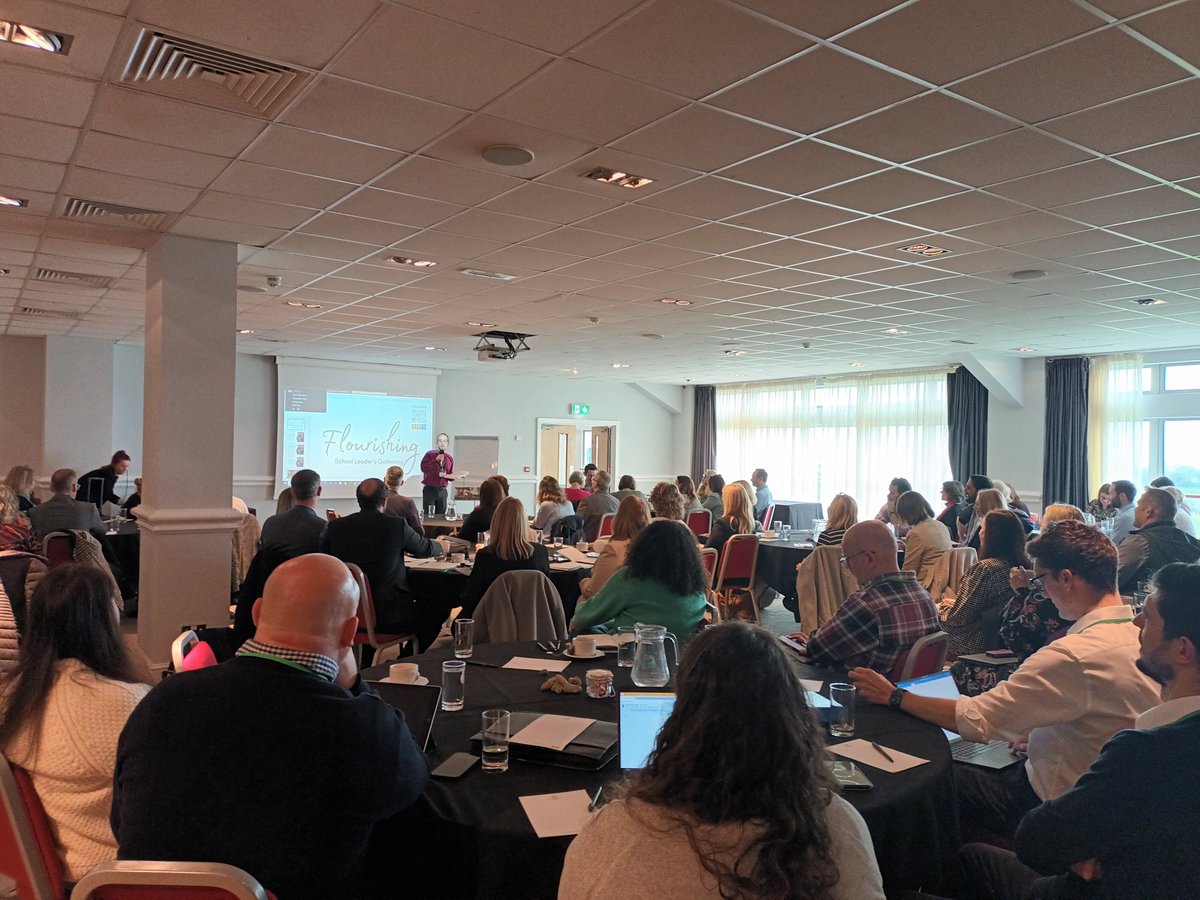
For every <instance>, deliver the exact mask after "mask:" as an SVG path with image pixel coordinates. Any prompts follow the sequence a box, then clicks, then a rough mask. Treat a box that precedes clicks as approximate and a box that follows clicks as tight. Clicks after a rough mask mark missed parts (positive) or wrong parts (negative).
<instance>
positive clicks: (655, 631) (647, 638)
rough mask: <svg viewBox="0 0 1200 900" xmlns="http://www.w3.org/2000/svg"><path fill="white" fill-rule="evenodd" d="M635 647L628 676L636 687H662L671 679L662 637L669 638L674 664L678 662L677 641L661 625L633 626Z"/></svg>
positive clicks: (639, 624) (640, 624)
mask: <svg viewBox="0 0 1200 900" xmlns="http://www.w3.org/2000/svg"><path fill="white" fill-rule="evenodd" d="M635 634H636V641H637V649H636V650H635V651H634V656H633V671H632V672H631V673H630V676H631V677H632V678H633V683H634V684H636V685H637V686H638V687H662V686H663V685H665V684H667V683H668V682H669V681H670V680H671V668H670V666H668V665H667V650H666V647H665V646H664V645H663V638H670V639H671V646H672V647H673V648H674V649H675V664H676V665H678V664H679V641H677V640H676V639H675V635H673V634H671V632H669V631H667V629H666V628H665V627H663V626H662V625H643V624H642V623H641V622H639V623H638V624H637V625H636V627H635Z"/></svg>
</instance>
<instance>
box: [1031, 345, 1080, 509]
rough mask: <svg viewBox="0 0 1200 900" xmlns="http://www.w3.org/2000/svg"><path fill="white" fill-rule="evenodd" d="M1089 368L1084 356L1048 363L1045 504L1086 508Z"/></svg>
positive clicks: (1052, 360) (1049, 361)
mask: <svg viewBox="0 0 1200 900" xmlns="http://www.w3.org/2000/svg"><path fill="white" fill-rule="evenodd" d="M1088 369H1089V362H1088V359H1087V357H1085V356H1075V357H1071V358H1069V359H1051V360H1047V361H1046V454H1045V460H1044V461H1043V464H1042V465H1043V468H1042V503H1043V505H1044V504H1049V503H1073V504H1075V505H1076V506H1078V507H1079V508H1080V509H1086V508H1087V502H1088V497H1089V495H1090V491H1089V489H1088V455H1087V436H1088Z"/></svg>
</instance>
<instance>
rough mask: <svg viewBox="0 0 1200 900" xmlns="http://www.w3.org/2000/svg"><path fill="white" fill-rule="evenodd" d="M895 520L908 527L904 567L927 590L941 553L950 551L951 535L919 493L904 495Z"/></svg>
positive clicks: (898, 505)
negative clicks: (912, 573) (915, 576)
mask: <svg viewBox="0 0 1200 900" xmlns="http://www.w3.org/2000/svg"><path fill="white" fill-rule="evenodd" d="M896 517H897V518H898V519H899V520H900V521H901V522H903V523H904V524H905V525H907V526H908V535H907V537H905V539H904V568H905V569H907V570H908V571H910V572H915V573H916V575H917V581H918V582H919V583H920V585H921V586H922V587H923V588H925V589H926V590H928V589H929V588H930V587H931V586H932V585H933V569H934V566H936V565H937V562H938V560H939V559H941V558H942V554H943V553H945V552H946V551H947V550H949V549H950V543H951V542H950V532H948V531H947V530H946V529H945V527H943V526H942V525H941V524H940V523H939V522H938V520H937V519H935V518H934V517H933V507H932V506H930V505H929V501H927V500H926V499H925V497H924V496H923V495H921V494H918V493H917V492H916V491H908V492H907V493H904V494H901V495H900V499H899V500H897V501H896Z"/></svg>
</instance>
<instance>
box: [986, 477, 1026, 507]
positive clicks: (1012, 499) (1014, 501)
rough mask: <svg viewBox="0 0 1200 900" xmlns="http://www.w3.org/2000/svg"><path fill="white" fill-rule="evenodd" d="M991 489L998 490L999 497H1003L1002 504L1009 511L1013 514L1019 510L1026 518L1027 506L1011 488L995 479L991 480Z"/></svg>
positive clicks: (1004, 482)
mask: <svg viewBox="0 0 1200 900" xmlns="http://www.w3.org/2000/svg"><path fill="white" fill-rule="evenodd" d="M992 487H994V488H995V489H996V490H998V491H999V492H1000V494H1001V496H1002V497H1004V502H1005V503H1007V504H1008V508H1009V509H1011V510H1012V511H1013V512H1016V511H1017V510H1020V511H1021V512H1023V513H1025V515H1026V516H1028V515H1029V507H1028V505H1026V503H1025V501H1024V500H1022V499H1021V498H1020V497H1019V496H1018V495H1017V492H1016V491H1015V490H1013V488H1012V486H1011V485H1009V484H1008V482H1006V481H1001V480H1000V479H999V478H996V479H993V480H992ZM1018 515H1019V513H1018Z"/></svg>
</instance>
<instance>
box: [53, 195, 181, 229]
mask: <svg viewBox="0 0 1200 900" xmlns="http://www.w3.org/2000/svg"><path fill="white" fill-rule="evenodd" d="M63 216H65V217H66V218H68V219H90V218H96V217H103V218H106V219H111V218H118V219H124V220H125V221H127V222H129V223H130V224H133V225H140V226H142V227H143V228H150V229H153V230H154V231H162V230H163V229H164V228H166V227H167V219H168V218H169V217H168V215H167V213H165V212H157V211H156V210H153V209H138V208H137V207H136V206H119V205H117V204H116V203H101V202H100V201H98V200H81V199H79V198H78V197H68V198H67V204H66V206H64V207H63Z"/></svg>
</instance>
